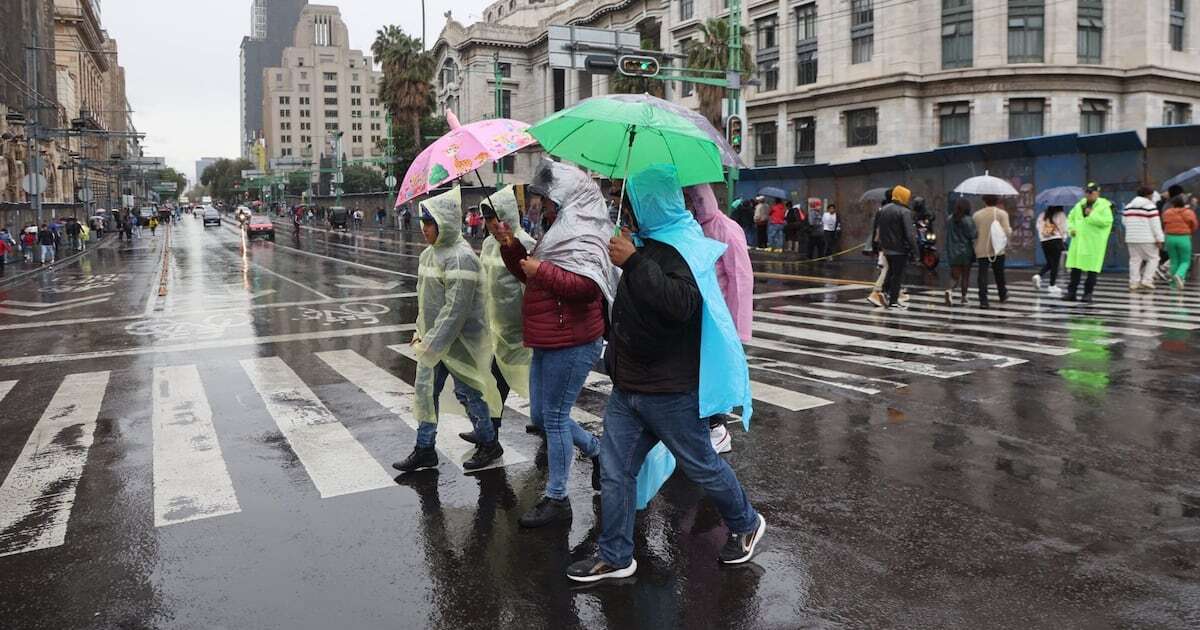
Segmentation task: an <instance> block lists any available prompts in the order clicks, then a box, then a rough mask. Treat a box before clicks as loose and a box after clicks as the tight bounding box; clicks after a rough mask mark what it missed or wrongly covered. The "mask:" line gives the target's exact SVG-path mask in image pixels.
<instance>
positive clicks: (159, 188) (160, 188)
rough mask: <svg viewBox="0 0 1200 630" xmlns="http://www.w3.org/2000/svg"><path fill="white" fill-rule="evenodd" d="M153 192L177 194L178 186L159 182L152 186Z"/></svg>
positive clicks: (173, 183) (174, 183)
mask: <svg viewBox="0 0 1200 630" xmlns="http://www.w3.org/2000/svg"><path fill="white" fill-rule="evenodd" d="M152 188H153V189H154V190H155V192H178V191H179V184H178V183H176V182H159V183H157V184H155V185H154V186H152Z"/></svg>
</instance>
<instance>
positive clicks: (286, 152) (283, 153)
mask: <svg viewBox="0 0 1200 630" xmlns="http://www.w3.org/2000/svg"><path fill="white" fill-rule="evenodd" d="M279 157H292V148H291V147H287V148H284V149H280V150H279Z"/></svg>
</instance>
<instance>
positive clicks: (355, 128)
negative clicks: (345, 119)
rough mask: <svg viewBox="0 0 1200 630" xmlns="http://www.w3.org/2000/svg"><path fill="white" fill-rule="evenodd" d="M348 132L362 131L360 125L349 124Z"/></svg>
mask: <svg viewBox="0 0 1200 630" xmlns="http://www.w3.org/2000/svg"><path fill="white" fill-rule="evenodd" d="M350 131H362V123H350Z"/></svg>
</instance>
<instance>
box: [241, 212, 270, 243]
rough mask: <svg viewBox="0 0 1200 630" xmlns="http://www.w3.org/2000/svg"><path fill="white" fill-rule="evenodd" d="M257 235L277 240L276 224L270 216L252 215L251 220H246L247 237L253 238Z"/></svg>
mask: <svg viewBox="0 0 1200 630" xmlns="http://www.w3.org/2000/svg"><path fill="white" fill-rule="evenodd" d="M255 236H262V237H265V238H266V239H267V240H271V241H273V240H275V224H274V223H272V222H271V218H270V217H268V216H266V215H264V214H254V215H250V220H249V221H247V222H246V238H247V239H251V238H254V237H255Z"/></svg>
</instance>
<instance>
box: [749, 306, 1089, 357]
mask: <svg viewBox="0 0 1200 630" xmlns="http://www.w3.org/2000/svg"><path fill="white" fill-rule="evenodd" d="M792 310H794V311H796V312H802V313H810V314H816V315H821V316H823V317H824V318H829V317H845V318H846V319H854V320H862V319H866V320H868V321H871V319H872V318H871V317H870V316H869V315H859V314H857V313H841V312H838V311H830V310H828V309H820V308H813V307H806V306H797V307H795V308H794V309H792ZM755 319H766V320H770V321H773V322H784V323H794V324H805V325H808V326H825V327H827V328H838V329H843V330H852V331H855V332H865V333H871V334H873V335H885V336H888V337H900V338H902V339H918V340H922V341H936V342H942V343H958V344H963V345H968V346H984V347H987V348H994V347H996V346H1001V347H1003V348H1004V349H1005V350H1015V351H1019V352H1031V353H1033V354H1045V355H1050V356H1055V357H1061V356H1064V355H1068V354H1074V353H1076V352H1078V350H1077V349H1075V348H1062V347H1058V346H1051V345H1048V344H1030V343H1024V342H1021V341H1011V340H1007V339H1006V340H1003V341H1000V340H996V339H989V338H987V337H982V336H979V337H976V336H971V335H948V334H943V333H935V332H918V331H912V330H901V329H899V328H886V327H883V326H868V325H865V324H856V323H851V322H841V321H835V320H831V319H823V318H820V319H819V318H812V317H796V316H794V315H776V314H763V313H758V314H756V315H755ZM896 323H897V324H904V323H905V322H903V321H901V320H896Z"/></svg>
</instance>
